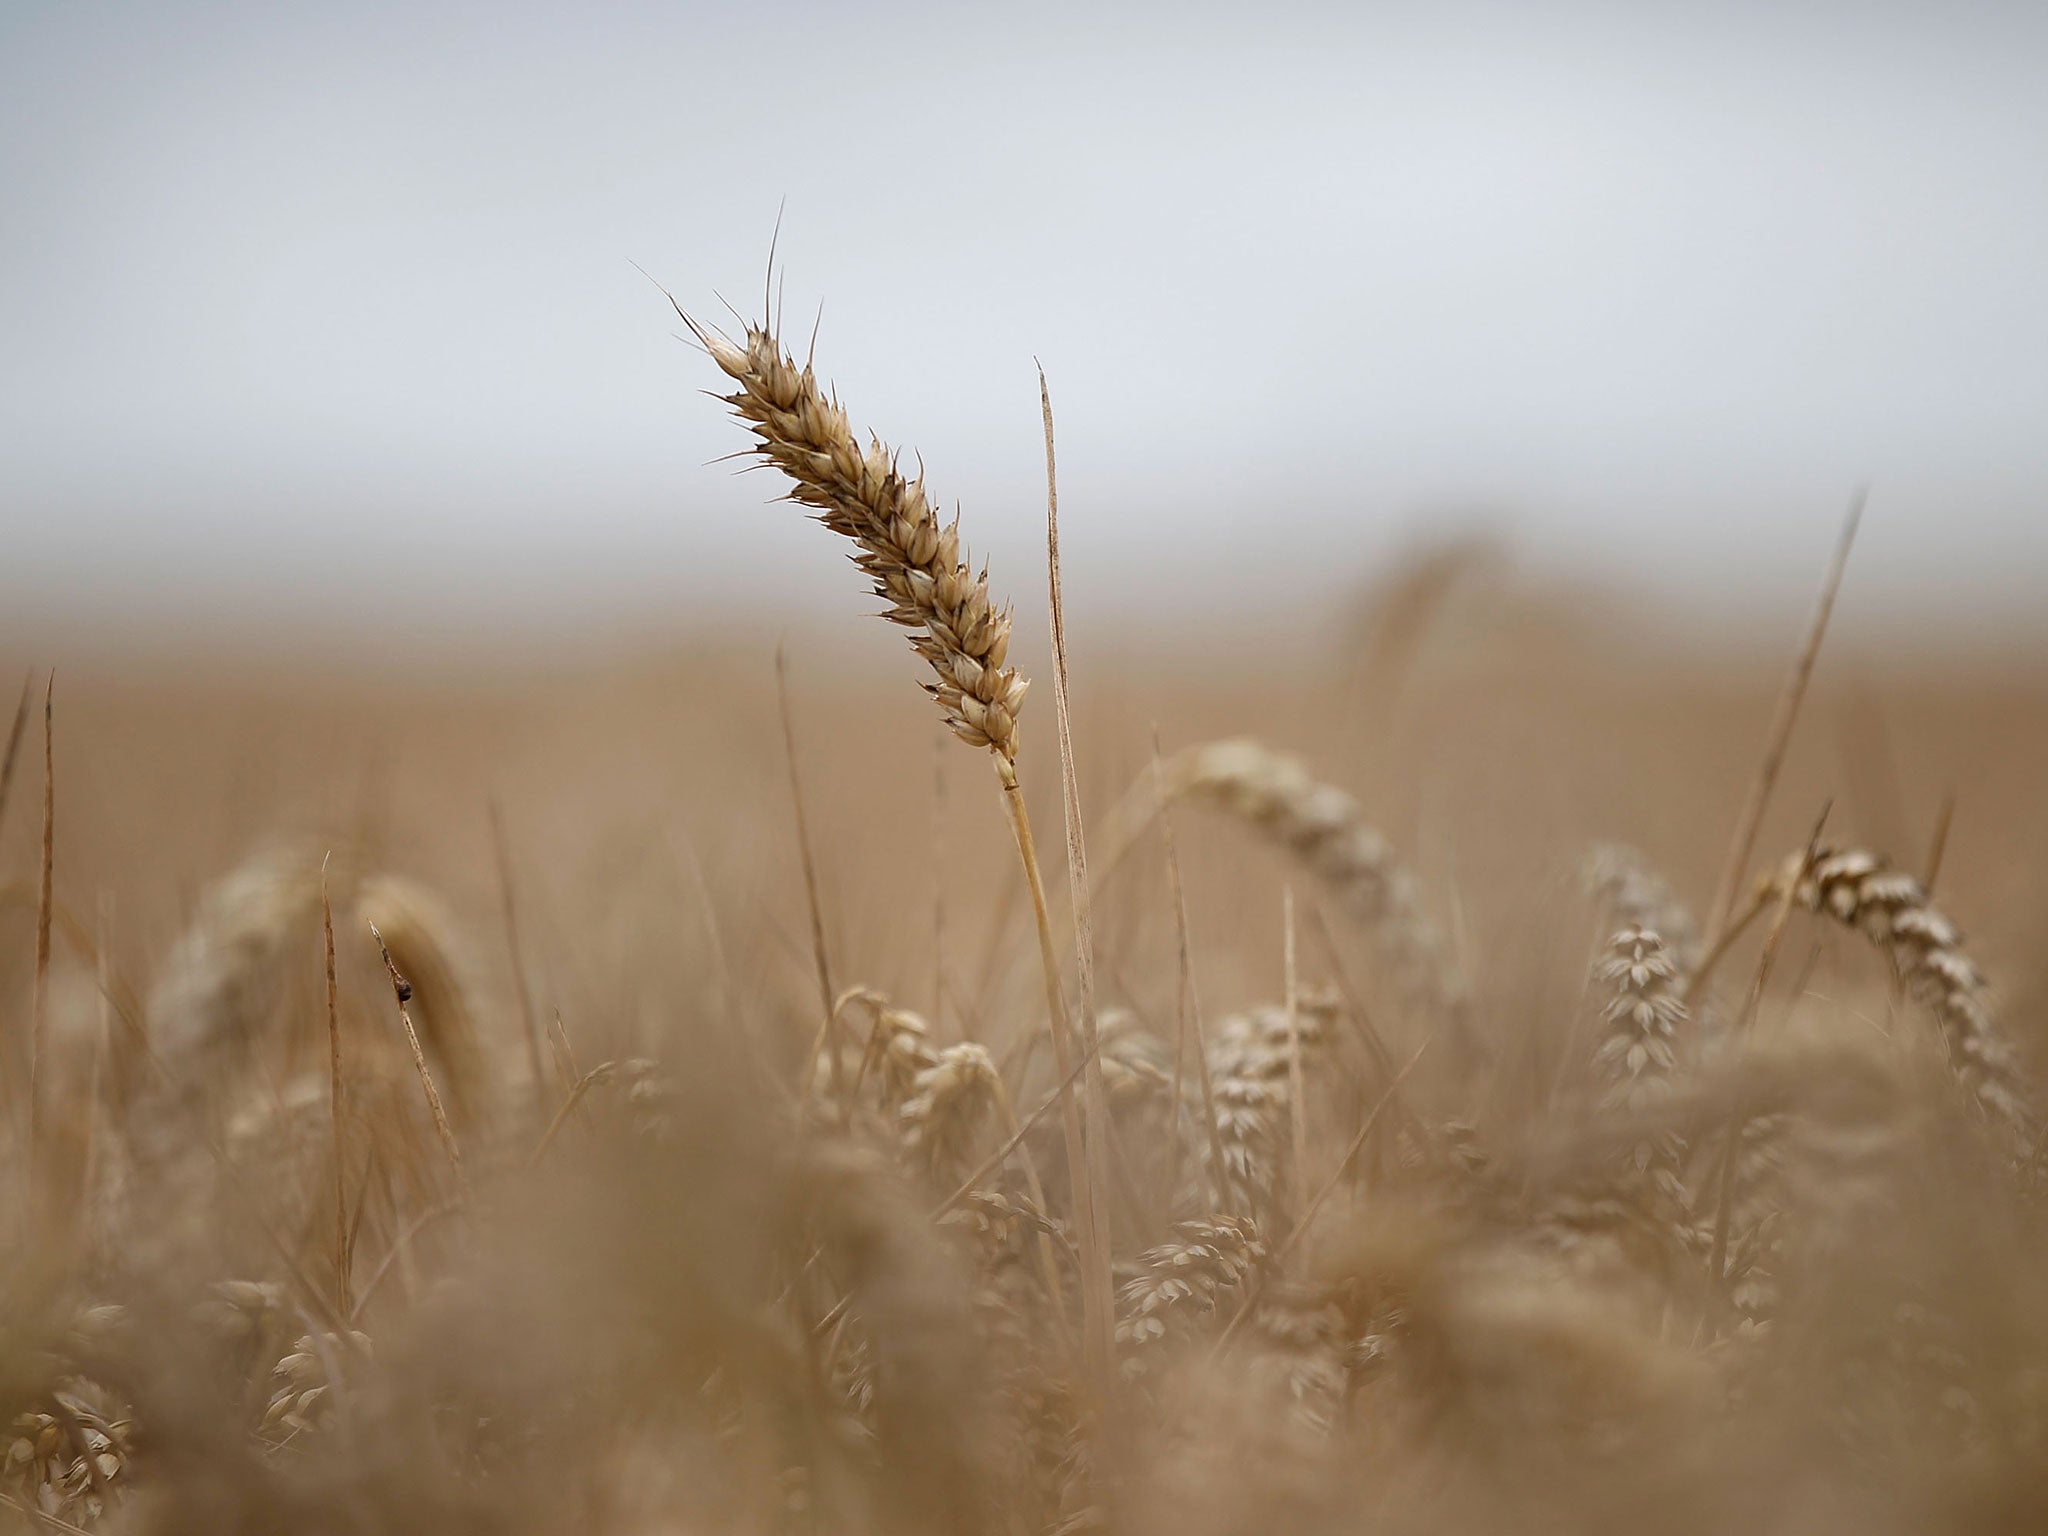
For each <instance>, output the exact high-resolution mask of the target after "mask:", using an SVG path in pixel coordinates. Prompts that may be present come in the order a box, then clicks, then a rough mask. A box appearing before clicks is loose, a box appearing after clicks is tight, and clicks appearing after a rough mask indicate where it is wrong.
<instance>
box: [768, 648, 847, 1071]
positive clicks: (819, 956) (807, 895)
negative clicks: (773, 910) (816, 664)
mask: <svg viewBox="0 0 2048 1536" xmlns="http://www.w3.org/2000/svg"><path fill="white" fill-rule="evenodd" d="M775 702H776V704H777V706H778V707H779V709H780V710H781V714H782V749H783V755H784V756H785V757H786V758H787V759H788V762H789V799H790V805H791V807H792V808H793V809H794V811H795V814H796V848H797V856H798V858H799V859H800V860H801V861H802V863H803V869H804V903H805V905H806V907H807V908H808V910H809V912H810V918H811V960H812V964H813V966H814V968H815V969H816V971H817V976H818V1002H819V1004H820V1006H821V1007H822V1008H823V1009H824V1013H825V1017H824V1022H823V1023H821V1024H820V1025H819V1026H818V1038H817V1042H816V1043H815V1044H814V1045H813V1046H812V1047H811V1050H810V1052H809V1054H808V1055H807V1056H806V1057H805V1059H804V1083H803V1093H802V1095H801V1096H802V1097H803V1098H805V1099H808V1098H810V1096H811V1086H812V1079H813V1078H814V1077H815V1076H816V1074H817V1066H818V1053H819V1052H820V1051H824V1052H826V1053H827V1056H828V1063H827V1064H828V1066H829V1069H830V1072H831V1078H830V1082H831V1088H832V1092H833V1094H834V1095H835V1096H836V1095H837V1094H838V1092H839V1088H840V1084H839V1042H838V1041H837V1040H835V1039H833V1038H832V1035H833V1023H834V1021H835V1020H836V1019H837V1018H838V1016H839V1009H838V1007H837V1006H836V1005H835V1004H834V1002H833V999H834V997H836V996H837V995H838V994H837V993H836V991H835V990H834V988H833V986H832V963H831V961H830V960H829V959H827V958H826V954H825V915H824V909H823V907H822V906H821V905H820V903H819V901H818V864H817V860H816V859H814V858H813V857H812V856H811V829H810V823H809V822H808V821H807V820H806V819H805V817H804V785H803V779H802V777H801V776H800V775H799V774H798V772H797V765H796V722H795V720H794V719H793V718H792V717H791V715H790V711H789V655H788V652H787V651H786V650H785V649H784V647H782V646H781V645H777V646H776V647H775Z"/></svg>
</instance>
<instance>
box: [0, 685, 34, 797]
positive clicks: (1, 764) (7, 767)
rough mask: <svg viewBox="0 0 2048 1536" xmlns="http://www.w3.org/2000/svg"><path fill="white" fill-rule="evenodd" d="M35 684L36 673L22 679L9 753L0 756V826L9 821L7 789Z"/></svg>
mask: <svg viewBox="0 0 2048 1536" xmlns="http://www.w3.org/2000/svg"><path fill="white" fill-rule="evenodd" d="M34 686H35V673H33V672H30V673H28V674H27V675H25V676H24V677H23V678H22V680H21V698H20V700H19V701H18V702H17V703H16V704H15V706H14V725H13V728H12V729H10V730H9V731H8V733H7V755H6V756H5V757H0V826H5V825H6V823H7V791H8V790H9V789H11V788H12V787H13V785H14V765H15V762H16V760H17V759H18V758H19V757H20V755H21V738H22V735H23V733H24V732H25V731H26V730H27V729H28V701H29V698H30V697H31V694H32V691H33V689H34Z"/></svg>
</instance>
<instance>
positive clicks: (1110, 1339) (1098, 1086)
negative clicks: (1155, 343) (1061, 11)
mask: <svg viewBox="0 0 2048 1536" xmlns="http://www.w3.org/2000/svg"><path fill="white" fill-rule="evenodd" d="M1038 403H1039V410H1040V414H1041V415H1042V416H1043V417H1044V420H1045V566H1046V583H1047V600H1048V605H1049V607H1050V608H1051V610H1052V698H1053V715H1054V718H1055V722H1056V725H1057V728H1058V734H1059V746H1060V784H1061V791H1062V793H1061V803H1062V805H1063V806H1064V808H1065V811H1066V826H1067V894H1068V899H1069V900H1070V901H1071V902H1072V903H1073V909H1074V961H1075V970H1076V971H1077V973H1078V977H1079V982H1080V992H1081V1045H1082V1049H1083V1050H1085V1051H1086V1052H1087V1055H1086V1056H1085V1057H1084V1058H1083V1066H1084V1067H1085V1069H1086V1070H1085V1071H1084V1072H1083V1074H1082V1087H1083V1096H1084V1098H1085V1099H1086V1102H1087V1110H1088V1118H1087V1127H1088V1141H1087V1152H1088V1183H1089V1199H1088V1206H1087V1213H1086V1214H1087V1216H1088V1219H1089V1225H1090V1228H1091V1232H1090V1239H1091V1240H1090V1241H1088V1242H1084V1243H1083V1244H1082V1245H1081V1259H1082V1265H1083V1274H1082V1287H1083V1294H1084V1295H1086V1296H1087V1297H1088V1298H1089V1300H1090V1301H1091V1302H1092V1303H1093V1305H1092V1306H1089V1307H1086V1308H1084V1309H1083V1318H1082V1326H1083V1337H1084V1344H1085V1348H1086V1351H1087V1355H1088V1359H1089V1363H1090V1364H1091V1366H1092V1367H1093V1368H1094V1373H1095V1379H1096V1380H1097V1381H1098V1382H1107V1381H1109V1379H1110V1373H1111V1371H1112V1370H1113V1369H1114V1354H1113V1351H1114V1347H1115V1345H1114V1330H1115V1327H1116V1316H1115V1307H1114V1299H1113V1295H1112V1287H1113V1284H1114V1282H1113V1279H1112V1276H1111V1272H1110V1261H1109V1200H1108V1198H1107V1193H1106V1190H1105V1185H1104V1181H1105V1176H1106V1173H1107V1170H1108V1159H1109V1156H1110V1152H1109V1147H1108V1137H1109V1135H1110V1125H1109V1106H1108V1101H1107V1100H1106V1099H1105V1098H1104V1096H1103V1092H1102V1062H1101V1059H1100V1057H1099V1056H1098V1055H1097V1053H1096V1045H1097V1039H1096V1028H1095V938H1094V933H1093V927H1092V913H1091V910H1090V906H1089V899H1088V849H1087V843H1086V839H1085V837H1084V836H1083V832H1082V824H1081V781H1080V776H1079V775H1078V774H1077V773H1076V771H1075V767H1074V729H1073V713H1072V710H1071V708H1070V707H1069V698H1068V684H1067V619H1066V604H1065V602H1064V600H1063V599H1062V596H1061V593H1060V493H1059V473H1058V468H1057V463H1056V460H1055V457H1054V453H1053V430H1052V392H1051V390H1050V389H1049V388H1048V387H1047V385H1046V382H1045V369H1044V368H1042V367H1041V368H1040V369H1039V370H1038Z"/></svg>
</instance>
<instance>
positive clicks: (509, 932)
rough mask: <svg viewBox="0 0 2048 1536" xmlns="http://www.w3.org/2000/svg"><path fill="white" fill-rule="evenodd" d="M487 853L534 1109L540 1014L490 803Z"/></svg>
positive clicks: (499, 814) (539, 1076)
mask: <svg viewBox="0 0 2048 1536" xmlns="http://www.w3.org/2000/svg"><path fill="white" fill-rule="evenodd" d="M491 852H492V854H493V855H494V857H495V858H496V860H497V864H498V901H499V906H500V908H501V909H502V911H503V913H504V918H505V952H506V956H507V958H509V959H510V960H511V962H512V989H513V991H514V993H515V994H516V995H517V997H518V999H519V1022H520V1024H521V1025H522V1026H523V1027H524V1029H525V1031H526V1055H527V1061H528V1064H529V1066H530V1068H531V1070H532V1072H533V1102H534V1106H535V1107H536V1108H538V1107H539V1106H540V1103H541V1098H542V1095H543V1094H544V1093H546V1091H547V1088H546V1078H547V1072H546V1068H545V1067H544V1066H543V1064H542V1061H541V1048H540V1015H539V1014H538V1013H536V1012H535V1010H534V1006H533V988H532V987H531V985H529V984H528V982H527V979H526V958H525V956H524V955H523V954H522V953H521V952H520V945H519V909H518V905H517V903H516V901H515V900H514V898H513V894H512V848H511V844H510V842H509V841H508V840H507V838H506V836H505V813H504V811H503V810H502V809H501V808H500V807H499V805H498V802H497V801H495V800H493V801H492V802H491Z"/></svg>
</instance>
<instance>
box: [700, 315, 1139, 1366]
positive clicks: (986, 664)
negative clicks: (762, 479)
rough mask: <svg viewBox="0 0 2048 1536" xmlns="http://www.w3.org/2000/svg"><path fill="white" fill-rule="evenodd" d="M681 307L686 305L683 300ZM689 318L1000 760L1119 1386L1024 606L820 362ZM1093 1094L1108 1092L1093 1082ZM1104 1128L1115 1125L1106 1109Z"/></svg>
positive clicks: (770, 458)
mask: <svg viewBox="0 0 2048 1536" xmlns="http://www.w3.org/2000/svg"><path fill="white" fill-rule="evenodd" d="M669 302H670V303H671V304H672V305H674V304H675V300H674V298H673V296H671V297H670V299H669ZM675 308H676V313H677V314H678V315H680V316H681V317H682V321H683V324H684V325H686V326H688V327H689V329H690V332H691V334H692V335H693V336H695V337H696V339H697V341H698V343H699V344H700V345H702V347H703V348H704V350H705V352H706V353H707V354H708V355H709V356H710V358H711V360H712V361H713V362H714V363H716V364H717V365H718V367H719V368H720V369H721V370H722V371H723V372H724V373H725V375H726V376H727V377H728V378H729V379H731V380H732V381H733V382H734V383H735V384H736V385H738V388H737V389H736V390H735V391H734V392H733V393H732V394H730V395H725V396H722V397H721V398H723V399H724V400H725V402H726V403H727V404H728V405H730V406H731V407H732V409H733V412H734V414H735V415H737V416H738V417H739V418H740V420H741V421H743V422H745V423H746V424H747V426H748V427H749V428H750V429H751V430H752V432H753V434H754V439H755V444H754V452H755V454H756V455H757V456H758V457H759V458H760V459H761V461H762V462H764V463H766V464H770V465H772V466H774V467H775V468H776V469H779V470H781V471H782V473H783V474H784V475H785V476H787V477H788V479H789V481H790V487H791V488H790V492H789V499H790V500H791V501H794V502H796V503H797V504H798V505H799V506H804V507H809V508H811V509H812V510H813V511H814V512H815V513H816V514H817V519H818V521H819V522H820V523H822V524H824V525H825V527H827V528H829V529H830V530H831V531H832V532H834V533H836V534H839V535H840V536H841V537H843V538H847V539H850V540H852V541H853V543H854V545H855V546H856V549H857V553H856V554H855V555H854V563H855V564H857V565H858V566H859V567H860V568H861V570H862V571H864V572H865V573H866V574H867V576H868V578H869V580H870V581H871V582H872V583H873V586H874V591H875V594H876V595H877V596H878V597H880V598H882V599H883V600H884V601H885V602H886V603H888V604H889V606H888V608H887V609H885V610H884V612H883V614H882V617H883V618H885V619H887V620H889V622H891V623H892V624H899V625H901V626H903V627H904V628H905V629H908V630H910V631H912V636H911V642H910V643H911V648H912V649H913V650H915V651H916V652H917V654H918V655H919V656H921V657H923V658H924V661H925V663H926V664H927V665H928V666H929V667H930V668H931V669H932V673H933V680H932V681H930V682H927V683H926V684H925V685H924V687H925V690H926V692H928V693H930V694H931V696H932V698H933V699H934V700H935V701H936V702H937V703H938V706H939V709H940V712H941V713H942V714H943V715H944V717H945V721H946V726H947V728H948V729H949V730H951V731H952V733H953V734H954V735H955V736H958V737H959V738H960V739H961V740H962V741H964V742H966V743H967V744H968V745H969V746H976V747H986V748H987V749H988V751H989V753H990V755H991V756H992V757H993V758H994V760H995V768H996V777H997V779H998V781H999V782H1000V784H1001V786H1002V791H1003V803H1004V808H1005V810H1006V811H1007V813H1008V815H1009V818H1010V829H1011V833H1012V835H1013V837H1014V838H1015V840H1016V844H1017V852H1018V857H1019V859H1020V861H1021V862H1022V864H1023V866H1024V876H1025V880H1026V882H1027V884H1028V885H1029V887H1030V892H1031V905H1032V912H1033V915H1034V916H1035V917H1036V919H1037V922H1038V934H1039V958H1040V964H1041V967H1042V969H1043V971H1044V980H1045V995H1046V1007H1047V1011H1048V1013H1049V1014H1050V1017H1051V1034H1052V1043H1053V1054H1054V1057H1055V1059H1056V1061H1057V1064H1058V1071H1059V1077H1060V1082H1061V1085H1062V1086H1061V1090H1060V1092H1061V1102H1060V1114H1061V1122H1062V1130H1063V1132H1064V1136H1065V1140H1066V1146H1067V1159H1068V1166H1069V1168H1070V1170H1071V1176H1072V1180H1073V1194H1072V1199H1073V1205H1074V1217H1075V1222H1074V1226H1075V1230H1076V1232H1077V1233H1078V1234H1079V1235H1080V1241H1081V1245H1082V1272H1083V1274H1084V1275H1085V1276H1086V1277H1087V1283H1085V1284H1084V1285H1083V1286H1082V1291H1081V1301H1082V1335H1083V1337H1084V1338H1085V1339H1087V1340H1088V1341H1089V1354H1090V1357H1091V1364H1092V1365H1093V1366H1094V1368H1095V1371H1096V1374H1097V1383H1098V1389H1099V1390H1102V1391H1104V1392H1105V1394H1106V1392H1107V1389H1108V1387H1109V1384H1110V1383H1109V1371H1110V1361H1109V1350H1108V1340H1109V1337H1110V1330H1111V1327H1112V1311H1111V1308H1112V1304H1113V1303H1112V1298H1111V1295H1110V1285H1109V1260H1108V1255H1107V1254H1106V1253H1101V1252H1097V1251H1096V1250H1097V1249H1098V1248H1099V1246H1100V1245H1099V1243H1098V1242H1097V1240H1096V1238H1097V1234H1098V1232H1099V1231H1100V1228H1099V1226H1098V1224H1097V1222H1096V1219H1095V1214H1094V1213H1095V1209H1096V1206H1097V1204H1098V1202H1099V1201H1101V1200H1103V1199H1104V1198H1105V1196H1106V1190H1105V1184H1104V1176H1103V1170H1102V1169H1101V1168H1100V1167H1099V1166H1096V1165H1097V1164H1099V1162H1100V1159H1091V1158H1090V1157H1089V1156H1088V1152H1087V1142H1086V1137H1085V1133H1084V1131H1083V1128H1082V1120H1081V1107H1080V1104H1079V1103H1078V1102H1077V1100H1076V1097H1075V1094H1074V1091H1073V1086H1072V1084H1073V1081H1074V1067H1075V1065H1076V1050H1075V1044H1074V1038H1073V1030H1072V1026H1071V1024H1070V1022H1069V1018H1068V1013H1067V1005H1066V998H1065V995H1064V992H1063V989H1062V987H1061V985H1060V974H1059V964H1058V958H1057V952H1056V950H1055V947H1054V944H1053V940H1052V928H1051V919H1050V916H1049V914H1048V910H1047V903H1046V896H1045V882H1044V879H1043V877H1042V875H1041V874H1040V871H1039V864H1038V855H1037V849H1036V845H1035V843H1034V841H1033V838H1032V835H1031V819H1030V816H1029V814H1028V813H1027V811H1026V809H1025V805H1024V796H1023V793H1022V791H1021V789H1020V787H1019V785H1018V781H1017V714H1018V711H1019V709H1021V708H1022V706H1023V703H1024V695H1025V691H1026V690H1027V689H1028V688H1029V686H1030V683H1029V681H1028V680H1027V679H1026V678H1024V677H1022V676H1020V675H1019V674H1018V672H1017V670H1016V669H1015V668H1014V667H1010V666H1007V665H1005V663H1006V661H1007V659H1008V656H1009V649H1010V627H1011V612H1010V610H1009V609H1008V608H1007V607H998V606H997V605H996V604H995V603H994V602H993V601H991V599H990V597H989V592H988V572H987V569H986V568H984V569H983V570H982V571H980V572H979V573H978V574H977V573H976V572H975V571H974V570H973V569H972V568H971V567H970V566H969V565H968V563H967V559H966V554H965V551H964V550H963V549H962V547H961V543H960V532H959V523H958V520H957V519H955V520H954V521H953V522H951V523H941V522H940V520H939V516H938V512H937V510H936V509H935V508H934V507H933V505H932V501H931V498H930V496H929V495H927V494H926V492H925V488H924V480H923V477H922V475H920V476H919V477H918V478H917V479H914V480H913V479H909V478H907V477H906V476H905V475H904V474H903V472H902V470H901V467H900V464H899V462H898V457H897V455H896V453H895V452H894V451H893V450H891V449H890V448H888V447H887V446H886V445H885V444H883V443H882V442H881V441H880V440H879V439H878V438H873V437H870V439H869V440H868V443H867V445H866V446H865V447H863V446H862V445H861V443H860V441H859V440H858V439H857V438H856V437H855V436H854V432H853V427H852V425H851V423H850V422H849V421H848V419H847V415H846V412H845V411H844V410H843V409H842V408H841V407H840V405H839V403H838V401H837V400H835V399H832V398H829V397H828V396H827V395H826V394H825V393H824V392H823V391H822V390H820V388H819V386H818V380H817V375H816V374H815V373H814V372H813V371H812V369H811V367H810V365H809V363H805V364H803V365H801V366H799V365H798V363H797V361H796V359H795V358H794V357H792V356H791V355H790V354H789V353H788V352H787V351H785V350H784V348H783V346H782V343H781V341H780V340H779V339H778V338H777V337H776V336H775V335H774V333H773V332H772V331H771V330H770V329H769V328H768V326H767V325H766V324H765V323H764V324H762V325H755V326H749V327H748V328H747V331H746V335H745V339H744V342H735V341H734V340H732V339H731V338H730V337H727V336H724V335H721V334H720V333H719V332H717V331H715V330H712V329H711V328H709V327H707V326H703V325H700V324H698V323H697V322H696V321H695V320H693V319H691V318H690V316H689V315H688V314H686V313H685V312H684V311H683V309H682V307H681V306H680V305H676V306H675ZM1088 1087H1089V1088H1090V1089H1095V1088H1096V1083H1095V1082H1094V1081H1093V1080H1092V1079H1091V1080H1090V1081H1089V1083H1088ZM1091 1107H1092V1108H1094V1109H1096V1110H1097V1111H1098V1112H1097V1113H1096V1114H1095V1115H1094V1116H1093V1118H1094V1120H1095V1123H1097V1124H1101V1123H1103V1117H1102V1115H1101V1114H1100V1112H1099V1109H1100V1106H1099V1105H1094V1106H1091Z"/></svg>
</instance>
